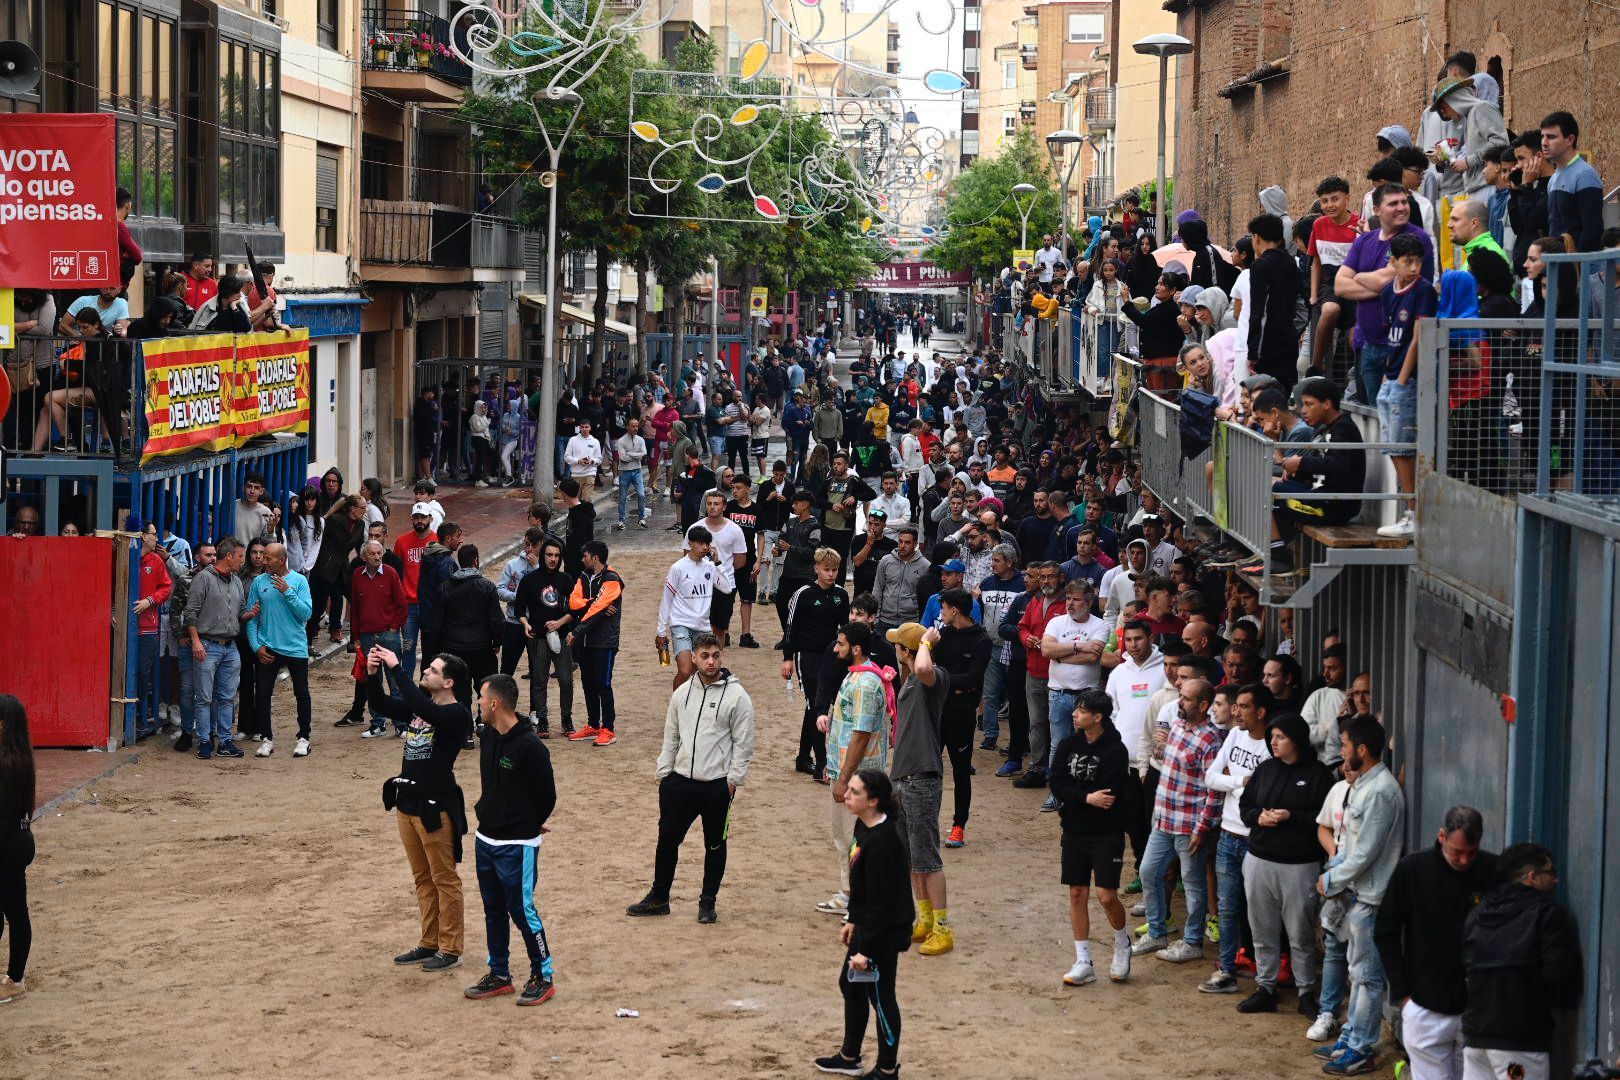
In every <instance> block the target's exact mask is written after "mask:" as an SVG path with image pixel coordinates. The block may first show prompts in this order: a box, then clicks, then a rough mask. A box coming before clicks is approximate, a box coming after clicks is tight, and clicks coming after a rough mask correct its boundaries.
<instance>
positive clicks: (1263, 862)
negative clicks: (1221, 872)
mask: <svg viewBox="0 0 1620 1080" xmlns="http://www.w3.org/2000/svg"><path fill="white" fill-rule="evenodd" d="M1320 873H1321V867H1320V866H1319V865H1318V864H1317V863H1314V862H1308V863H1279V862H1271V861H1270V860H1269V859H1260V858H1256V857H1255V854H1254V852H1252V851H1251V852H1249V854H1247V855H1245V856H1244V857H1243V898H1244V900H1245V901H1247V903H1248V906H1249V931H1250V933H1252V934H1253V935H1254V954H1255V956H1254V966H1255V976H1254V981H1255V982H1257V983H1258V984H1260V985H1261V986H1263V987H1265V988H1266V989H1267V990H1270V991H1273V992H1275V991H1276V989H1277V966H1278V964H1279V963H1280V961H1281V958H1282V957H1281V951H1280V949H1281V945H1280V942H1281V940H1282V931H1283V930H1284V929H1285V928H1286V929H1287V931H1288V951H1289V954H1290V955H1291V956H1292V957H1293V960H1294V983H1295V985H1297V986H1298V987H1299V992H1300V993H1301V994H1303V993H1305V992H1306V991H1308V990H1311V989H1313V988H1314V987H1315V985H1316V879H1317V877H1318V875H1319V874H1320Z"/></svg>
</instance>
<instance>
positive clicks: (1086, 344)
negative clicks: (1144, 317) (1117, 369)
mask: <svg viewBox="0 0 1620 1080" xmlns="http://www.w3.org/2000/svg"><path fill="white" fill-rule="evenodd" d="M1136 350H1137V329H1136V324H1135V323H1133V322H1131V321H1130V320H1129V319H1127V318H1125V317H1124V316H1123V315H1118V314H1115V315H1105V314H1104V313H1103V312H1101V311H1097V310H1093V309H1091V308H1086V309H1084V311H1083V313H1082V316H1081V321H1080V339H1079V342H1078V346H1077V348H1076V354H1075V357H1074V364H1073V366H1074V369H1075V379H1076V381H1077V382H1078V384H1079V385H1080V387H1081V388H1082V389H1084V390H1085V391H1087V392H1088V393H1090V394H1093V395H1095V396H1097V397H1106V396H1108V395H1109V394H1112V393H1113V391H1114V386H1113V380H1114V364H1115V362H1116V361H1115V357H1116V356H1117V355H1124V356H1135V355H1136Z"/></svg>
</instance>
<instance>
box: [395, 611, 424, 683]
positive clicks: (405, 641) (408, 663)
mask: <svg viewBox="0 0 1620 1080" xmlns="http://www.w3.org/2000/svg"><path fill="white" fill-rule="evenodd" d="M421 623H422V605H420V604H406V605H405V628H404V629H403V630H401V631H400V632H399V644H400V651H399V666H400V670H402V671H404V672H407V673H408V674H409V675H410V676H412V677H414V676H415V675H416V634H417V631H418V629H419V628H420V627H421Z"/></svg>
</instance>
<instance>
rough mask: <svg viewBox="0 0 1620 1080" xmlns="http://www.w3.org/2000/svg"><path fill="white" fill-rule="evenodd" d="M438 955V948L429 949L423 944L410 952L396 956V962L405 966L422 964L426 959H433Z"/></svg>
mask: <svg viewBox="0 0 1620 1080" xmlns="http://www.w3.org/2000/svg"><path fill="white" fill-rule="evenodd" d="M436 955H438V954H437V950H434V949H429V948H427V947H426V946H423V945H418V946H417V947H416V948H414V949H412V950H411V951H410V952H402V953H400V954H399V955H398V956H396V957H394V963H396V964H398V965H399V966H401V967H404V966H406V965H407V964H420V963H421V962H422V961H424V960H431V959H433V958H434V956H436Z"/></svg>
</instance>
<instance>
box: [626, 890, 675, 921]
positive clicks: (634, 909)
mask: <svg viewBox="0 0 1620 1080" xmlns="http://www.w3.org/2000/svg"><path fill="white" fill-rule="evenodd" d="M624 913H625V914H626V915H633V916H636V917H638V918H639V917H641V916H643V915H668V914H669V899H668V898H667V897H666V898H665V899H663V900H659V899H658V898H657V897H655V896H653V894H652V893H648V894H647V895H646V896H644V897H642V898H641V899H640V900H638V901H636V902H635V903H634V904H631V905H630V906H629V907H627V908H625V909H624Z"/></svg>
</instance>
